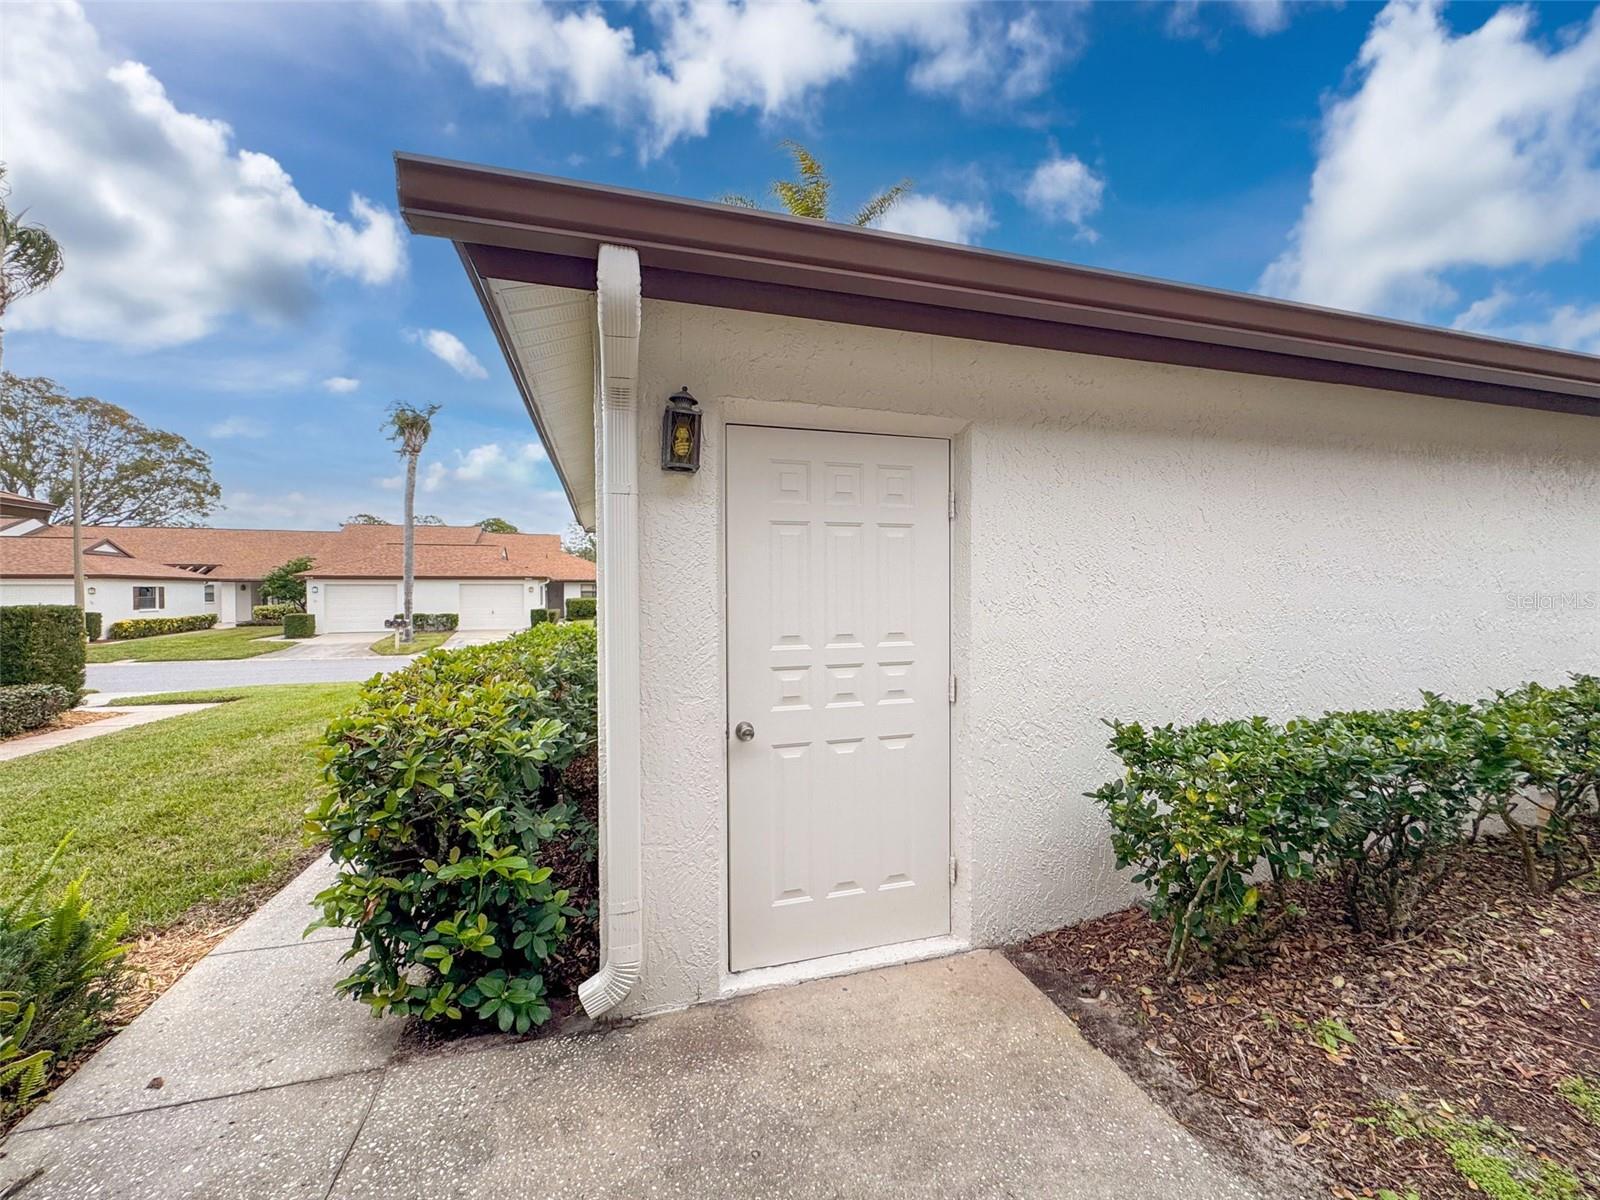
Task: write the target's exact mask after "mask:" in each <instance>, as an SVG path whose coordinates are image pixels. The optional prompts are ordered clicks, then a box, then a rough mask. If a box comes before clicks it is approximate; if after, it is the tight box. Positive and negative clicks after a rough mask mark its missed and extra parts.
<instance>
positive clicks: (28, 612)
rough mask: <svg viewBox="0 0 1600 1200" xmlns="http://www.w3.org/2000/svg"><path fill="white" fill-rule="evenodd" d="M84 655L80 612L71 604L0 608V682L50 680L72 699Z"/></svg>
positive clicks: (80, 679)
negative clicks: (65, 691)
mask: <svg viewBox="0 0 1600 1200" xmlns="http://www.w3.org/2000/svg"><path fill="white" fill-rule="evenodd" d="M87 655H88V649H87V643H86V642H85V641H84V625H83V613H82V611H81V610H79V609H77V608H74V607H73V606H72V605H70V604H17V605H7V606H5V607H0V684H7V683H53V684H55V685H56V686H57V687H63V688H66V689H67V691H69V692H71V693H72V696H73V700H74V701H76V700H77V697H78V695H79V693H81V692H82V691H83V678H84V676H83V664H84V660H85V658H86V657H87Z"/></svg>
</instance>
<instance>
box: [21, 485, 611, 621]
mask: <svg viewBox="0 0 1600 1200" xmlns="http://www.w3.org/2000/svg"><path fill="white" fill-rule="evenodd" d="M48 514H49V509H48V506H45V516H46V517H48ZM34 519H35V521H37V517H35V518H34ZM9 532H10V530H9V528H0V535H4V534H7V533H9ZM416 534H417V563H416V588H415V592H414V604H413V610H414V611H416V612H435V613H457V614H459V617H460V627H461V628H462V629H477V630H485V629H519V628H522V627H523V626H525V625H527V624H528V620H529V615H528V614H529V611H530V610H531V609H534V608H544V607H551V608H557V609H560V610H562V611H564V610H565V605H566V601H567V599H569V598H570V597H572V596H577V595H582V594H585V593H586V592H587V594H590V595H592V594H593V590H594V577H595V568H594V564H593V563H591V562H587V561H585V560H584V559H581V558H576V557H574V556H572V555H570V554H566V553H564V552H563V551H562V549H561V539H560V538H559V537H557V536H556V535H555V534H525V533H503V534H502V533H484V532H483V531H482V530H481V529H479V528H478V527H477V526H475V525H472V526H459V527H458V526H448V525H444V526H441V525H426V526H419V527H418V528H417V530H416ZM401 536H402V530H401V529H400V527H399V526H395V525H347V526H345V527H343V528H342V529H339V530H337V531H329V530H295V529H204V528H173V527H161V526H131V525H129V526H120V525H119V526H109V525H99V526H86V527H85V528H84V530H83V562H84V571H85V574H86V577H87V581H88V587H87V592H86V600H87V603H88V607H89V608H90V609H91V610H94V611H98V612H101V613H103V614H105V621H106V624H107V625H108V626H109V624H110V623H111V622H113V621H120V620H123V619H125V618H127V617H133V616H188V615H190V614H194V613H206V612H214V613H216V614H217V623H218V624H219V625H233V624H236V623H238V622H239V621H247V620H249V619H250V614H251V609H252V608H253V607H254V606H255V605H257V604H260V603H261V602H262V599H263V596H262V592H261V581H262V579H263V578H264V577H265V576H266V575H267V574H268V573H269V572H270V571H272V570H274V569H276V568H278V567H281V566H282V565H283V564H284V563H286V562H289V561H290V560H292V559H295V558H299V557H302V556H304V557H307V558H310V559H311V560H312V561H313V569H312V570H311V571H309V572H307V573H306V581H307V586H306V609H307V611H309V612H311V613H314V614H316V616H317V618H318V621H317V628H318V629H319V631H322V632H368V631H371V632H380V631H382V629H383V623H384V622H385V621H387V620H389V619H391V618H392V617H394V616H395V614H397V613H398V612H400V610H401V596H402V590H401V578H400V571H401V565H400V539H401ZM513 592H514V593H515V595H514V596H513ZM71 603H72V529H71V527H70V526H62V525H39V524H35V525H34V526H33V528H31V529H30V530H28V531H26V532H23V533H22V534H21V535H20V536H12V537H3V536H0V604H71Z"/></svg>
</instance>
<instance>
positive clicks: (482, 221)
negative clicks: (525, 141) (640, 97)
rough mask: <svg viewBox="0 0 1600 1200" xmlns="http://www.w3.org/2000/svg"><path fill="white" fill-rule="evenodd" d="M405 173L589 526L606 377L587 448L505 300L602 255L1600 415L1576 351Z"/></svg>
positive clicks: (614, 194)
mask: <svg viewBox="0 0 1600 1200" xmlns="http://www.w3.org/2000/svg"><path fill="white" fill-rule="evenodd" d="M395 164H396V175H397V183H398V189H399V201H400V210H401V212H402V214H403V215H404V217H405V220H406V224H407V225H408V226H409V228H410V229H411V230H412V232H414V233H419V234H427V235H431V236H435V237H444V238H449V239H450V240H452V241H454V242H455V243H456V245H457V247H458V248H459V250H460V253H461V257H462V261H463V263H464V264H465V265H466V267H467V271H468V274H469V275H470V276H471V277H472V280H473V283H474V286H475V287H476V288H477V290H478V295H479V298H480V300H482V302H483V305H484V310H485V312H487V313H488V314H489V318H490V321H491V322H492V323H493V324H494V325H495V329H496V334H497V336H499V338H500V341H501V345H502V348H503V349H504V350H505V351H506V358H507V361H508V362H509V363H510V364H511V368H512V370H513V372H514V373H516V374H517V377H518V384H519V386H520V387H521V388H522V392H523V396H524V399H525V400H526V402H527V404H528V406H529V410H530V412H532V413H533V415H534V420H535V422H536V423H538V424H539V427H540V432H541V434H542V435H545V438H546V445H547V447H548V448H549V450H550V452H551V455H552V457H553V458H556V459H557V462H556V465H557V469H558V470H559V471H560V472H561V474H562V479H563V481H564V483H565V484H566V486H567V491H568V495H569V497H570V498H571V499H572V500H573V503H574V507H575V508H578V509H579V512H580V518H582V516H583V513H584V508H583V505H588V506H589V510H590V511H591V512H592V500H590V499H589V497H591V496H592V494H593V479H594V468H593V462H592V456H593V436H594V434H593V426H592V405H593V385H592V378H589V379H585V380H584V381H583V386H584V389H585V391H586V394H585V396H584V410H585V419H586V421H588V422H590V423H589V424H588V425H587V426H586V428H587V434H586V435H585V437H584V439H583V440H582V441H580V442H579V443H577V444H567V445H563V444H562V438H563V436H564V431H563V430H562V429H558V428H556V426H557V425H558V424H565V423H566V422H567V421H568V419H569V418H571V419H572V422H573V423H574V424H576V418H575V416H574V414H571V413H570V412H568V411H567V407H566V405H567V401H566V400H565V399H560V398H558V397H557V396H550V397H548V398H547V396H546V395H545V394H544V392H545V391H547V390H548V391H553V392H555V393H557V394H558V396H559V397H565V396H566V395H567V394H568V391H569V389H570V388H573V387H575V386H576V385H574V384H572V383H571V379H572V378H573V377H574V376H576V375H577V374H579V372H578V370H577V365H576V364H577V362H578V359H579V357H580V355H579V350H580V347H579V346H578V345H577V341H578V331H577V329H576V328H575V327H570V326H567V325H566V324H565V317H564V316H562V317H559V318H558V320H557V322H556V326H555V329H554V336H555V338H556V340H557V341H561V342H567V341H569V338H570V342H569V344H568V345H567V347H566V349H567V353H566V354H565V355H564V356H562V355H557V356H556V357H557V358H558V359H559V360H560V364H561V365H560V367H559V370H558V371H557V374H556V378H555V379H554V381H553V382H551V383H546V382H545V379H544V375H543V371H544V368H543V367H541V365H540V360H539V357H538V355H539V353H540V352H541V351H540V350H539V349H538V348H537V345H536V344H537V343H538V342H539V336H538V333H537V328H538V326H539V320H538V318H537V316H535V317H534V318H532V319H531V320H529V321H527V322H525V323H526V324H528V325H530V326H532V327H533V328H534V332H533V333H531V334H530V333H528V332H527V331H521V332H519V331H518V330H517V328H516V326H517V321H516V320H514V319H513V318H512V317H511V316H510V315H509V313H510V310H509V309H508V307H507V306H506V304H505V303H503V296H504V294H506V293H511V294H515V292H514V289H515V287H516V286H517V285H523V286H527V287H532V288H540V289H553V291H552V292H548V293H532V294H529V295H528V296H526V297H520V298H519V299H526V300H527V301H528V303H530V304H531V305H533V306H534V307H533V309H532V310H529V309H524V312H525V313H526V312H528V311H534V312H537V311H538V309H539V308H540V307H542V306H544V305H546V304H548V306H549V307H550V308H551V310H553V311H556V312H560V313H563V314H564V313H565V311H566V310H565V307H564V306H565V305H567V304H568V302H570V301H571V300H572V299H573V296H572V293H585V292H592V291H593V290H594V283H595V257H596V255H597V253H598V251H599V248H600V246H602V245H604V244H607V243H610V244H613V245H621V246H629V247H632V248H633V249H635V250H637V251H638V254H639V262H640V268H641V276H642V288H643V294H644V296H645V297H646V298H649V299H660V300H676V301H680V302H684V303H690V304H706V305H712V306H715V307H720V308H734V309H746V310H751V311H756V312H768V313H775V314H781V315H787V316H799V317H809V318H814V319H818V320H826V321H839V322H845V323H848V324H855V325H870V326H878V327H882V328H890V329H901V330H910V331H916V332H924V333H932V334H940V335H944V336H950V337H962V338H971V339H975V340H979V341H989V342H1000V343H1006V344H1011V345H1027V346H1036V347H1042V348H1046V349H1055V350H1067V351H1073V352H1076V353H1081V354H1097V355H1105V356H1109V357H1114V358H1131V359H1140V360H1144V361H1150V362H1161V363H1174V364H1180V365H1186V366H1195V367H1204V368H1211V369H1215V370H1224V371H1235V372H1242V373H1245V374H1254V375H1270V376H1278V377H1283V378H1291V379H1306V380H1314V381H1319V382H1328V383H1341V384H1349V385H1354V386H1357V387H1368V388H1381V389H1385V390H1389V391H1397V392H1409V393H1414V394H1421V395H1431V396H1445V397H1450V398H1454V399H1461V400H1472V401H1480V402H1485V403H1491V404H1507V405H1516V406H1521V407H1527V408H1541V409H1552V410H1556V411H1560V412H1570V413H1583V414H1587V415H1600V358H1597V357H1595V356H1593V355H1588V354H1580V353H1577V352H1574V351H1569V350H1557V349H1553V348H1550V347H1544V346H1534V345H1528V344H1524V343H1520V342H1509V341H1503V340H1500V339H1497V338H1488V337H1481V336H1478V335H1476V334H1469V333H1462V332H1459V331H1457V330H1450V329H1440V328H1436V327H1433V326H1427V325H1415V324H1410V323H1407V322H1403V321H1391V320H1386V319H1383V318H1379V317H1370V316H1364V315H1361V314H1358V313H1348V312H1339V311H1336V310H1333V309H1325V308H1317V307H1315V306H1312V305H1306V304H1296V303H1291V302H1289V301H1284V300H1274V299H1269V298H1267V297H1263V296H1252V295H1245V294H1242V293H1237V292H1225V291H1219V290H1216V289H1212V288H1203V287H1196V286H1193V285H1189V284H1180V283H1170V282H1166V281H1163V280H1156V279H1148V278H1142V277H1139V276H1133V275H1124V274H1119V273H1117V272H1112V271H1102V270H1096V269H1092V268H1087V267H1078V266H1071V265H1068V264H1065V263H1060V262H1052V261H1050V260H1047V259H1039V258H1029V257H1025V256H1021V255H1015V254H1002V253H997V252H995V251H992V250H982V249H978V248H975V247H971V246H957V245H950V244H947V243H944V242H933V241H927V240H924V239H921V238H913V237H906V236H904V235H900V234H893V233H886V232H884V231H881V230H875V229H861V228H858V227H856V226H853V225H835V224H831V223H828V222H822V221H812V220H805V219H802V218H797V217H791V216H787V215H784V214H779V213H770V212H762V211H756V210H751V209H745V208H738V207H734V206H732V205H725V204H711V203H706V202H703V201H696V200H682V199H676V198H672V197H667V196H659V195H654V194H651V193H647V192H638V191H631V190H627V189H623V188H614V187H604V186H600V185H596V184H589V183H579V182H574V181H572V180H567V179H558V178H552V177H549V176H542V175H532V174H526V173H523V172H518V171H508V170H502V169H497V168H491V167H481V166H473V165H470V164H465V163H458V162H451V161H448V160H443V159H436V158H426V157H420V156H415V155H408V154H400V155H397V156H396V159H395ZM584 303H585V304H586V305H588V306H589V307H588V311H587V313H586V314H585V321H586V323H587V325H588V326H590V327H592V325H593V309H592V300H585V301H584ZM589 336H590V339H591V343H590V345H589V346H588V348H587V352H588V354H589V356H590V358H589V361H590V362H591V364H592V354H593V348H592V332H591V333H590V334H589ZM542 352H543V353H545V354H546V355H549V354H550V351H549V350H548V349H544V350H543V351H542ZM580 460H581V461H580ZM569 472H571V473H570V474H569ZM589 523H590V521H589V520H585V524H589Z"/></svg>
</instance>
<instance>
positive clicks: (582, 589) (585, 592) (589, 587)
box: [578, 583, 594, 600]
mask: <svg viewBox="0 0 1600 1200" xmlns="http://www.w3.org/2000/svg"><path fill="white" fill-rule="evenodd" d="M578 595H580V596H582V597H583V598H584V599H585V600H593V599H594V584H592V583H585V584H580V585H579V587H578Z"/></svg>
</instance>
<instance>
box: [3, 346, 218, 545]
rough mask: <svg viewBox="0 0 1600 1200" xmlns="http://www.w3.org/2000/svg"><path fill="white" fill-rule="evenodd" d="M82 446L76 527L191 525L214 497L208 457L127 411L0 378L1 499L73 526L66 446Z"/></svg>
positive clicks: (210, 508)
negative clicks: (26, 503)
mask: <svg viewBox="0 0 1600 1200" xmlns="http://www.w3.org/2000/svg"><path fill="white" fill-rule="evenodd" d="M79 435H81V436H82V438H83V514H82V516H83V522H84V523H85V524H87V525H198V524H200V523H201V521H202V519H203V518H205V517H208V516H210V515H211V513H212V512H214V511H215V510H216V508H217V506H218V503H219V502H220V500H221V498H222V489H221V488H220V487H219V486H218V485H217V481H216V480H215V479H213V478H212V477H211V456H210V455H209V454H207V453H206V452H205V451H204V450H201V449H199V448H198V447H196V446H194V445H192V444H191V443H190V442H189V441H187V440H186V439H185V438H182V437H180V436H179V435H178V434H175V433H167V432H166V431H164V430H161V429H152V428H151V427H150V426H148V425H146V424H145V423H144V422H143V421H140V420H139V419H138V418H137V417H135V416H134V415H133V414H132V413H130V412H128V411H127V409H124V408H120V407H118V406H117V405H115V404H108V403H106V402H105V401H103V400H97V399H95V398H94V397H93V396H68V395H67V394H66V393H65V392H63V391H62V390H61V389H60V388H59V387H57V386H56V384H55V383H53V382H52V381H51V380H49V379H44V378H41V377H33V378H23V377H21V376H17V375H12V374H11V373H10V372H6V373H4V374H0V489H4V490H5V491H8V492H17V493H19V494H21V495H24V496H31V497H32V498H34V499H35V500H43V501H45V502H47V503H49V504H53V505H54V506H55V508H56V519H57V520H60V521H62V522H66V521H70V520H71V519H72V515H73V514H72V443H73V438H74V437H75V436H79Z"/></svg>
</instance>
